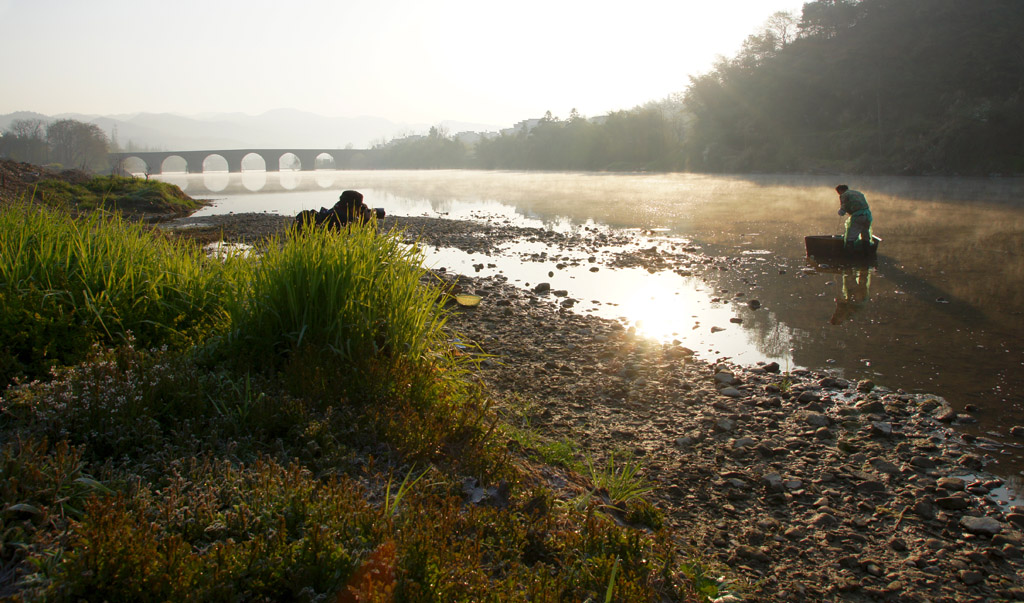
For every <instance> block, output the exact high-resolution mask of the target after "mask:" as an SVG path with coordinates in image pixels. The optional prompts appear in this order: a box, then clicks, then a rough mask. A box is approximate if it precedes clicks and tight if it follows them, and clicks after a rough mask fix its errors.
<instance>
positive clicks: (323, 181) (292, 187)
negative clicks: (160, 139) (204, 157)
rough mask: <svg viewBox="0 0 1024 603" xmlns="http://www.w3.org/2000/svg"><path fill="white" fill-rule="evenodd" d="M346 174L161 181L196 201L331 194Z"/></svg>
mask: <svg viewBox="0 0 1024 603" xmlns="http://www.w3.org/2000/svg"><path fill="white" fill-rule="evenodd" d="M344 173H345V171H344V170H313V171H299V170H282V171H280V172H262V171H245V172H242V173H240V174H236V173H230V172H223V171H220V172H204V173H202V174H185V173H181V172H177V173H175V172H166V173H164V174H161V175H160V176H159V177H158V178H159V180H161V181H163V182H167V183H170V184H173V185H175V186H177V187H179V188H180V189H181V190H183V191H185V192H186V193H188V194H189V195H190V196H192V197H196V196H201V195H204V194H210V193H215V194H223V195H245V194H249V193H287V192H296V191H318V190H329V189H333V188H335V187H337V186H340V185H341V183H342V181H343V180H344V177H343V176H342V174H344Z"/></svg>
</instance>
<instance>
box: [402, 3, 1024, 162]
mask: <svg viewBox="0 0 1024 603" xmlns="http://www.w3.org/2000/svg"><path fill="white" fill-rule="evenodd" d="M433 158H436V155H433ZM407 159H408V158H407ZM462 165H474V166H475V167H483V168H506V169H570V170H606V169H627V170H637V169H643V170H665V171H673V170H679V171H693V172H746V171H755V172H835V171H853V172H860V173H878V174H964V175H967V174H971V175H989V174H1021V173H1024V1H1022V0H927V1H924V0H860V1H858V0H817V1H815V2H809V3H806V4H805V5H804V6H803V10H802V11H801V14H800V15H794V14H788V13H776V14H775V15H772V16H771V18H769V19H768V21H767V22H766V23H765V25H764V28H763V30H762V31H760V32H756V33H754V34H752V35H751V36H749V37H748V38H747V40H746V42H745V43H744V44H743V47H742V48H741V49H738V52H737V54H736V55H735V56H734V57H733V58H723V59H722V60H720V61H719V63H718V64H717V65H716V66H715V68H714V69H713V70H712V71H710V72H709V73H706V74H703V75H700V76H696V77H692V78H691V79H690V84H689V87H688V88H687V90H686V91H685V92H684V93H682V94H680V95H679V96H678V97H676V98H670V99H665V100H663V101H659V102H652V103H650V104H648V105H646V106H643V107H637V108H635V109H633V110H630V111H619V112H615V113H612V114H611V115H609V116H606V117H602V118H600V119H585V118H583V117H582V116H579V115H576V114H575V113H574V114H573V115H570V116H569V118H568V119H564V120H562V119H558V118H557V117H552V116H551V115H550V113H549V114H548V116H547V117H546V118H545V119H543V120H541V121H540V123H539V124H538V125H537V126H536V127H534V128H533V129H532V130H530V131H529V132H527V131H526V130H521V131H518V132H516V133H514V134H505V135H502V136H500V137H497V138H492V139H490V140H484V141H482V142H481V143H480V144H479V145H478V146H477V148H476V153H475V156H467V157H466V159H465V160H463V161H462ZM407 166H409V167H415V166H413V165H409V164H407ZM421 167H434V166H433V165H423V166H421ZM447 167H461V166H460V165H455V164H453V165H449V166H447Z"/></svg>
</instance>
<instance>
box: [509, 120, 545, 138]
mask: <svg viewBox="0 0 1024 603" xmlns="http://www.w3.org/2000/svg"><path fill="white" fill-rule="evenodd" d="M541 121H543V120H542V119H541V118H539V117H534V118H531V119H524V120H523V121H521V122H518V123H516V125H514V126H512V127H511V128H505V129H504V130H502V131H501V133H502V134H504V135H505V136H514V135H516V134H518V133H520V132H523V133H524V134H529V133H530V132H532V131H533V129H534V128H536V127H537V124H539V123H540V122H541Z"/></svg>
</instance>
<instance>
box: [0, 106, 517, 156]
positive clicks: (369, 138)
mask: <svg viewBox="0 0 1024 603" xmlns="http://www.w3.org/2000/svg"><path fill="white" fill-rule="evenodd" d="M17 119H41V120H43V121H46V122H51V121H54V120H57V119H75V120H78V121H83V122H86V123H94V124H96V125H98V126H99V127H100V128H102V129H103V131H104V132H106V133H107V136H109V137H112V138H115V137H116V139H117V143H118V145H120V147H121V148H128V146H129V144H131V145H133V146H134V148H136V149H140V150H159V151H193V150H205V149H245V148H259V147H263V148H281V147H294V148H310V149H311V148H324V149H340V148H346V147H348V146H351V147H353V148H369V147H370V146H372V145H373V144H375V143H381V142H386V141H389V140H392V139H394V138H402V137H404V136H407V135H410V134H426V133H427V130H429V129H430V126H431V125H440V126H442V127H444V128H446V129H447V130H448V131H449V132H450V133H452V134H456V133H458V132H463V131H473V132H488V131H497V130H498V129H500V128H501V127H505V126H495V125H493V124H473V123H465V122H455V121H446V122H441V123H440V124H406V123H396V122H393V121H390V120H387V119H384V118H381V117H369V116H365V117H325V116H323V115H316V114H314V113H306V112H304V111H297V110H295V109H276V110H273V111H267V112H266V113H263V114H261V115H245V114H243V113H215V114H207V115H192V116H185V115H177V114H173V113H136V114H131V115H84V114H79V113H62V114H60V115H52V116H51V115H43V114H41V113H34V112H31V111H18V112H16V113H8V114H6V115H0V131H4V130H6V129H7V128H8V127H9V126H10V124H11V122H12V121H14V120H17Z"/></svg>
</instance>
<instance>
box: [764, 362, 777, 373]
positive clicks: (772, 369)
mask: <svg viewBox="0 0 1024 603" xmlns="http://www.w3.org/2000/svg"><path fill="white" fill-rule="evenodd" d="M764 370H765V371H766V372H769V373H778V372H779V370H780V369H779V363H778V362H769V363H768V364H766V365H764Z"/></svg>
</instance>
